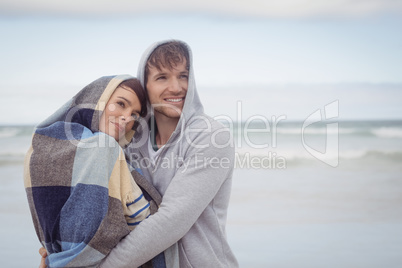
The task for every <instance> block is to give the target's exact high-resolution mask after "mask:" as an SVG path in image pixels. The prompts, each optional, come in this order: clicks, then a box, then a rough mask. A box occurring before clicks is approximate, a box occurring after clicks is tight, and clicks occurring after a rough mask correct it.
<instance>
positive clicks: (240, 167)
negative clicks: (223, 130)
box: [0, 121, 402, 268]
mask: <svg viewBox="0 0 402 268" xmlns="http://www.w3.org/2000/svg"><path fill="white" fill-rule="evenodd" d="M231 127H232V130H233V133H234V134H235V135H234V141H235V143H236V147H237V148H236V169H235V172H234V177H233V190H232V196H231V201H230V208H229V214H228V220H227V234H228V239H229V242H230V244H231V246H232V248H233V250H234V252H235V254H236V256H237V258H238V260H239V263H240V267H261V268H262V267H275V268H280V267H289V268H294V267H306V268H313V267H317V268H318V267H320V268H321V267H334V268H340V267H345V268H346V267H364V268H370V267H373V268H374V267H381V268H383V267H387V268H392V267H395V268H396V267H402V255H401V254H400V253H401V252H402V165H401V164H402V121H355V122H352V121H348V122H339V123H338V124H337V125H330V124H329V123H328V122H327V124H324V123H322V124H321V123H317V124H312V125H309V126H307V127H303V122H279V123H278V124H277V125H276V128H274V127H273V124H270V125H269V126H268V125H267V124H266V123H264V122H254V123H253V124H249V125H247V124H245V123H243V124H234V125H233V126H231ZM32 130H33V126H0V181H1V184H0V185H1V187H0V234H1V242H0V256H1V257H2V260H3V263H2V265H1V266H2V267H21V268H22V267H37V266H38V264H39V255H38V253H37V251H38V249H39V247H40V244H39V242H38V240H37V238H36V234H35V231H34V228H33V225H32V221H31V216H30V213H29V209H28V204H27V200H26V197H25V191H24V186H23V158H24V155H25V152H26V151H27V149H28V147H29V144H30V140H31V135H32Z"/></svg>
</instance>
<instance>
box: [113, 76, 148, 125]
mask: <svg viewBox="0 0 402 268" xmlns="http://www.w3.org/2000/svg"><path fill="white" fill-rule="evenodd" d="M119 87H125V88H129V89H131V90H133V91H134V93H135V94H136V95H137V97H138V100H139V101H140V104H141V111H140V114H139V116H140V117H145V115H146V114H147V103H148V97H147V94H146V92H145V90H144V89H143V88H142V86H141V83H140V81H139V80H138V79H134V78H133V79H128V80H125V81H123V82H121V83H120V85H119ZM138 125H139V121H138V120H135V122H134V126H133V130H137V127H138Z"/></svg>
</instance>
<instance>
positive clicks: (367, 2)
mask: <svg viewBox="0 0 402 268" xmlns="http://www.w3.org/2000/svg"><path fill="white" fill-rule="evenodd" d="M0 13H2V14H3V15H4V14H6V15H7V14H9V15H21V14H22V15H24V14H34V15H67V16H69V15H72V16H77V15H78V16H80V15H81V16H85V15H94V16H105V15H114V16H116V15H119V16H123V15H140V14H150V13H165V14H166V13H206V14H218V15H226V16H246V17H248V16H252V17H267V18H306V17H328V16H330V17H362V16H370V15H377V14H387V13H396V14H402V1H400V0H331V1H323V0H281V1H274V0H270V1H267V0H248V1H245V0H221V1H216V0H204V1H197V2H195V1H187V0H170V1H166V0H137V1H133V0H114V1H110V0H86V1H82V0H70V1H54V0H35V1H32V0H2V1H1V2H0Z"/></svg>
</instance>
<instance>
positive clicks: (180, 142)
mask: <svg viewBox="0 0 402 268" xmlns="http://www.w3.org/2000/svg"><path fill="white" fill-rule="evenodd" d="M192 64H193V63H192V55H191V50H190V48H189V47H188V45H187V44H185V43H183V42H181V41H164V42H158V43H155V44H154V45H152V46H151V47H150V48H149V49H148V50H147V51H145V53H144V55H143V57H142V60H141V62H140V65H139V69H138V78H139V79H140V81H141V83H142V85H143V87H144V88H145V89H146V91H147V93H148V96H149V101H150V104H151V106H152V110H153V113H152V114H150V115H149V116H148V119H149V126H150V127H149V128H147V127H143V133H142V138H139V140H137V141H135V142H133V143H132V146H131V147H130V148H129V149H128V150H127V154H128V156H129V157H130V159H131V161H132V163H134V164H136V165H137V166H138V167H139V168H141V169H142V171H143V173H144V176H145V177H146V178H147V179H148V180H149V181H150V182H151V183H152V184H153V185H154V186H155V187H156V188H157V189H158V190H159V192H160V193H161V195H162V196H163V200H162V203H161V205H160V207H159V210H158V212H156V213H155V214H154V215H152V216H150V217H149V218H148V219H146V220H144V221H143V222H142V223H141V224H140V225H139V226H138V227H136V229H135V230H134V231H132V232H131V233H130V234H129V235H128V236H126V237H125V238H124V239H123V240H122V241H121V242H120V243H119V244H118V245H117V246H116V247H115V248H114V249H113V250H112V251H111V253H110V254H109V255H108V256H107V257H106V259H104V261H103V262H102V265H101V267H118V268H123V267H131V268H132V267H138V266H140V265H142V264H143V263H146V262H147V261H149V260H151V259H152V258H154V256H157V255H158V254H159V253H161V252H164V258H165V263H166V266H167V267H178V266H180V267H197V268H199V267H200V268H204V267H213V268H217V267H229V268H233V267H238V264H237V261H236V258H235V257H234V255H233V253H232V251H231V249H230V247H229V245H228V243H227V240H226V233H225V224H226V215H227V208H228V203H229V197H230V191H231V183H232V173H233V166H234V146H233V140H232V137H231V134H230V131H229V130H228V129H227V128H224V127H223V126H222V125H221V124H220V123H218V122H216V121H215V120H214V119H212V118H211V117H209V116H207V115H205V114H204V112H203V107H202V104H201V102H200V99H199V97H198V93H197V90H196V86H195V80H194V72H193V67H192ZM150 110H151V109H150ZM154 266H158V265H157V264H155V263H154Z"/></svg>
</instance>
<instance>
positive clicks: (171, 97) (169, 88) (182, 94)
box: [146, 60, 189, 119]
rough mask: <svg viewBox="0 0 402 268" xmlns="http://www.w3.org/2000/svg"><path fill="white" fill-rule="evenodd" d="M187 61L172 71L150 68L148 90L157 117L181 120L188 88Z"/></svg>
mask: <svg viewBox="0 0 402 268" xmlns="http://www.w3.org/2000/svg"><path fill="white" fill-rule="evenodd" d="M188 75H189V72H188V70H187V63H186V60H183V62H182V63H179V64H177V65H176V66H175V67H174V68H173V69H172V70H170V69H168V68H161V70H160V71H159V70H158V69H157V68H155V67H153V66H149V72H148V81H147V84H146V88H147V91H148V96H149V101H150V103H151V105H152V107H153V108H154V111H155V116H164V117H168V118H177V119H178V118H180V115H181V112H182V110H183V105H184V101H185V98H186V94H187V88H188Z"/></svg>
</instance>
